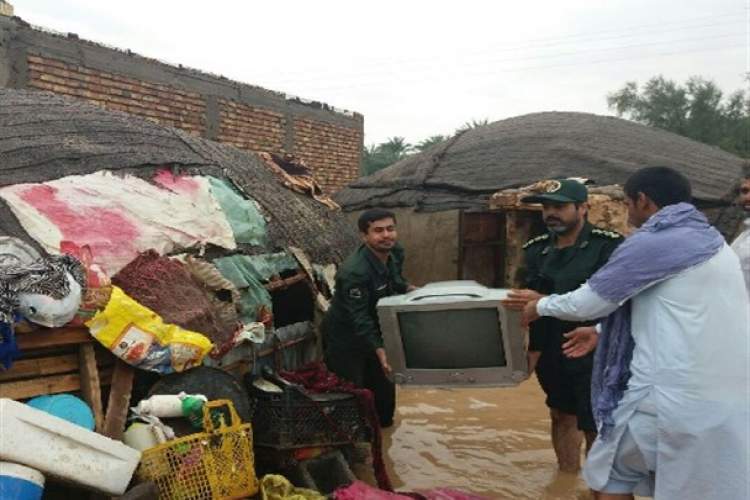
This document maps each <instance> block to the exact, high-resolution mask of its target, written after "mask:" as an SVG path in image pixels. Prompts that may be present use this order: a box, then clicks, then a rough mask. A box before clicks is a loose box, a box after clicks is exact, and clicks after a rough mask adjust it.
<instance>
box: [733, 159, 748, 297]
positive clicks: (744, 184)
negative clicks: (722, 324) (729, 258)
mask: <svg viewBox="0 0 750 500" xmlns="http://www.w3.org/2000/svg"><path fill="white" fill-rule="evenodd" d="M742 173H743V175H742V177H743V178H742V181H741V182H740V185H739V197H738V199H737V202H738V204H739V206H740V208H742V210H744V211H745V214H746V215H747V218H746V219H745V222H744V231H742V232H741V233H740V235H739V236H738V237H737V238H736V239H735V240H734V242H733V243H732V250H734V251H735V253H736V254H737V256H738V257H739V258H740V265H741V266H742V273H743V274H744V275H745V286H747V290H748V293H749V294H750V162H748V163H746V164H745V166H744V168H743V172H742Z"/></svg>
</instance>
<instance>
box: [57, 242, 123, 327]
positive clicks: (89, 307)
mask: <svg viewBox="0 0 750 500" xmlns="http://www.w3.org/2000/svg"><path fill="white" fill-rule="evenodd" d="M60 252H62V253H64V254H68V255H72V256H73V257H75V258H76V259H78V261H79V262H80V263H81V264H82V265H83V269H84V273H85V275H86V292H85V293H84V295H83V297H82V298H81V305H80V306H79V307H78V312H77V313H76V315H75V317H74V318H73V320H72V321H71V322H70V324H71V325H73V326H81V325H83V324H84V322H85V321H87V320H89V319H91V318H92V317H93V316H94V314H96V312H97V311H98V310H100V309H103V308H104V307H105V306H106V305H107V303H108V302H109V295H110V294H111V293H112V283H111V282H110V280H109V277H108V276H107V275H106V274H105V272H104V271H103V270H102V268H101V267H99V265H98V264H95V263H94V256H93V254H92V253H91V247H89V246H88V245H82V246H79V245H77V244H76V243H74V242H72V241H61V242H60Z"/></svg>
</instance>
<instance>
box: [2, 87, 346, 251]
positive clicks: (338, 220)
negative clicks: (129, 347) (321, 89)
mask: <svg viewBox="0 0 750 500" xmlns="http://www.w3.org/2000/svg"><path fill="white" fill-rule="evenodd" d="M164 167H168V168H170V169H172V170H175V171H178V172H180V173H184V174H194V175H213V176H216V177H224V178H226V179H228V180H230V181H231V182H232V183H233V184H234V185H235V186H236V187H238V188H239V189H240V190H241V191H243V192H244V193H245V194H246V195H247V196H248V197H249V198H252V199H253V200H255V201H256V202H257V203H258V204H259V205H260V207H261V210H262V213H263V215H264V216H265V217H266V219H267V221H268V236H269V237H268V241H267V244H266V245H265V246H264V247H259V248H255V249H254V250H253V251H252V253H261V252H269V251H274V250H278V249H282V248H288V247H297V248H301V249H303V250H304V251H305V252H306V253H307V255H308V256H309V257H310V259H311V260H312V261H313V262H316V263H320V264H329V263H332V264H336V263H338V262H340V261H341V260H342V259H343V258H345V257H346V256H347V255H348V253H349V252H350V251H351V249H352V248H353V245H356V234H355V233H354V232H353V230H352V228H351V227H350V226H349V225H348V224H347V223H346V221H345V220H344V218H342V217H341V214H340V213H339V212H338V211H335V210H331V209H330V208H328V207H326V206H325V205H324V204H322V203H320V202H318V201H316V200H314V199H313V198H312V197H310V196H306V195H304V194H301V193H297V192H294V191H291V190H290V189H287V188H285V187H284V186H283V185H282V183H280V182H279V179H278V178H277V176H276V175H275V174H274V172H273V171H272V170H270V169H269V168H267V167H266V165H265V164H264V160H263V158H262V157H261V155H258V154H255V153H248V152H246V151H241V150H239V149H237V148H234V147H231V146H227V145H223V144H219V143H215V142H212V141H209V140H206V139H202V138H199V137H195V136H193V135H190V134H188V133H186V132H183V131H182V130H179V129H176V128H171V127H165V126H161V125H158V124H156V123H153V122H150V121H147V120H143V119H140V118H135V117H133V116H132V115H128V114H126V113H119V112H112V111H105V110H104V109H102V108H100V107H97V106H94V105H91V104H88V103H85V102H82V101H79V100H74V99H70V98H66V97H62V96H58V95H54V94H51V93H46V92H32V91H22V90H10V89H0V187H2V186H9V185H14V184H20V183H41V182H45V181H50V180H53V179H59V178H62V177H65V176H72V175H85V174H90V173H94V172H97V171H101V170H107V171H109V172H113V173H119V174H131V175H133V176H136V177H139V178H142V179H146V180H150V179H152V178H153V176H154V173H155V172H156V171H157V170H158V169H162V168H164ZM0 235H9V236H17V237H19V238H21V239H24V240H26V241H28V242H30V243H32V244H35V245H36V244H37V243H36V242H35V241H34V240H33V238H31V237H30V236H29V235H28V234H27V232H26V231H25V230H24V229H23V228H22V227H21V226H20V224H19V223H18V220H17V218H16V217H15V215H14V214H13V212H12V211H11V210H9V208H8V206H7V204H6V203H4V202H3V201H2V200H0Z"/></svg>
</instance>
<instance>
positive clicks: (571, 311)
mask: <svg viewBox="0 0 750 500" xmlns="http://www.w3.org/2000/svg"><path fill="white" fill-rule="evenodd" d="M618 307H619V304H616V303H613V302H609V301H607V300H605V299H603V298H601V297H600V296H599V295H597V294H596V292H594V291H593V290H592V289H591V287H589V286H588V284H586V283H584V284H583V285H581V286H580V287H579V288H578V289H576V290H573V291H572V292H568V293H566V294H563V295H549V296H547V297H542V298H541V299H539V300H535V301H532V302H529V303H528V304H527V305H526V308H525V309H524V311H523V322H524V323H525V324H528V323H529V322H532V321H536V320H537V319H538V318H539V317H541V316H552V317H553V318H558V319H562V320H565V321H590V320H594V319H598V318H603V317H604V316H607V315H609V314H610V313H612V312H614V311H615V310H616V309H617V308H618Z"/></svg>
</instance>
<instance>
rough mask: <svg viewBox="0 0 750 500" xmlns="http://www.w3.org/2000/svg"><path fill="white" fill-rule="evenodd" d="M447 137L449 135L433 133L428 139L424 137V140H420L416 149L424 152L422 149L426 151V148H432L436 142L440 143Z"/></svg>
mask: <svg viewBox="0 0 750 500" xmlns="http://www.w3.org/2000/svg"><path fill="white" fill-rule="evenodd" d="M446 139H448V136H445V135H431V136H430V137H428V138H427V139H424V140H422V141H420V142H418V143H417V144H416V145H415V146H414V149H416V150H417V151H419V152H422V151H424V150H426V149H430V148H431V147H432V146H434V145H435V144H440V143H441V142H443V141H445V140H446Z"/></svg>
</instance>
